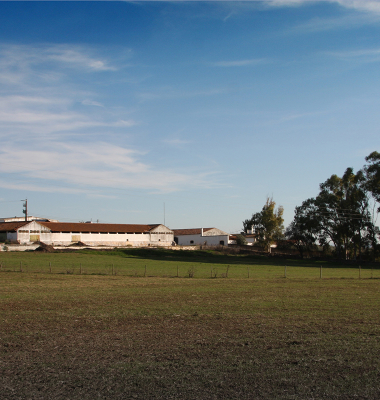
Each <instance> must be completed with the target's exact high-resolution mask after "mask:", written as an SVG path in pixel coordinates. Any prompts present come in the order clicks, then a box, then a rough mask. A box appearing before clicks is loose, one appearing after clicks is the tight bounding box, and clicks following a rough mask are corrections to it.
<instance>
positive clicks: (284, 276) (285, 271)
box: [284, 265, 286, 278]
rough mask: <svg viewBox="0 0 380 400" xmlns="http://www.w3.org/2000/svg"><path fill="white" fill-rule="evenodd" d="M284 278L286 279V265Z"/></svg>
mask: <svg viewBox="0 0 380 400" xmlns="http://www.w3.org/2000/svg"><path fill="white" fill-rule="evenodd" d="M284 278H286V265H285V270H284Z"/></svg>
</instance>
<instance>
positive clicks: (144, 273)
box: [144, 265, 146, 277]
mask: <svg viewBox="0 0 380 400" xmlns="http://www.w3.org/2000/svg"><path fill="white" fill-rule="evenodd" d="M145 276H146V265H145V270H144V277H145Z"/></svg>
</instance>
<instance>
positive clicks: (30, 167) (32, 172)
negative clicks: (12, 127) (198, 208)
mask: <svg viewBox="0 0 380 400" xmlns="http://www.w3.org/2000/svg"><path fill="white" fill-rule="evenodd" d="M139 157H142V154H140V153H138V152H136V151H132V150H130V149H127V148H123V147H121V146H117V145H113V144H109V143H104V142H97V143H93V144H82V145H79V144H68V143H62V142H55V143H54V142H50V143H48V144H47V145H45V146H44V148H39V149H28V148H15V147H14V146H5V147H4V148H2V150H1V152H0V172H1V173H13V174H14V173H17V174H18V175H19V176H20V177H23V178H25V179H30V178H31V179H34V180H36V184H35V187H36V188H40V187H41V180H42V181H47V182H48V181H51V182H56V184H55V185H53V186H52V187H51V188H50V189H49V188H48V187H46V188H45V190H44V191H52V192H55V191H57V190H58V189H59V191H62V190H64V191H65V190H66V188H64V189H62V186H61V185H59V182H61V183H62V184H65V185H66V184H67V183H69V184H71V185H77V186H80V187H81V188H82V189H81V190H84V189H83V187H85V188H87V189H88V190H90V191H93V188H98V189H101V188H117V189H127V188H137V189H149V190H155V191H158V192H172V191H175V190H178V189H179V188H185V187H186V188H189V187H193V186H204V187H206V186H207V185H208V183H207V182H206V180H205V179H203V177H202V175H199V174H198V176H196V175H186V174H181V173H175V172H172V171H168V170H159V169H156V168H154V167H152V166H150V165H148V164H146V163H144V162H142V161H140V160H139V159H138V158H139ZM12 185H13V184H12ZM12 185H11V186H12ZM23 185H24V184H23ZM0 186H1V187H7V188H10V187H11V186H10V184H9V183H5V182H4V181H3V182H1V181H0ZM12 187H14V186H12ZM57 188H58V189H57ZM38 190H39V189H38ZM67 190H69V191H72V190H75V191H76V190H77V189H74V188H69V189H67Z"/></svg>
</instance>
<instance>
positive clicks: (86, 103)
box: [82, 99, 104, 107]
mask: <svg viewBox="0 0 380 400" xmlns="http://www.w3.org/2000/svg"><path fill="white" fill-rule="evenodd" d="M82 104H83V105H84V106H96V107H104V105H103V104H102V103H99V102H98V101H93V100H89V99H85V100H82Z"/></svg>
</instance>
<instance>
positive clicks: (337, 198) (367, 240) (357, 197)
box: [288, 168, 378, 259]
mask: <svg viewBox="0 0 380 400" xmlns="http://www.w3.org/2000/svg"><path fill="white" fill-rule="evenodd" d="M288 231H289V235H291V234H292V235H293V238H296V237H297V235H298V239H299V240H300V241H301V242H302V245H306V244H311V243H312V242H313V240H314V241H315V242H318V243H319V244H320V245H322V246H326V245H329V244H330V243H333V245H334V247H335V251H336V254H337V256H338V258H345V259H346V258H347V257H349V256H350V255H351V256H352V257H353V258H354V259H356V258H357V256H359V258H360V257H361V255H362V250H363V249H366V248H369V247H372V248H373V249H375V248H376V236H377V233H376V232H377V231H378V230H377V228H376V227H375V226H374V224H373V222H372V219H371V215H370V210H369V194H368V190H367V178H366V174H365V172H364V171H362V170H360V171H358V172H357V173H356V174H355V173H354V172H353V169H352V168H347V169H346V171H345V173H344V174H343V176H342V177H339V176H337V175H331V177H330V178H329V179H327V180H326V181H325V182H324V183H322V184H321V185H320V193H319V194H318V196H317V197H316V198H311V199H308V200H306V201H304V202H303V203H302V205H301V206H300V207H296V210H295V217H294V220H293V222H292V225H291V226H290V227H289V229H288ZM288 237H289V236H288Z"/></svg>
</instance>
